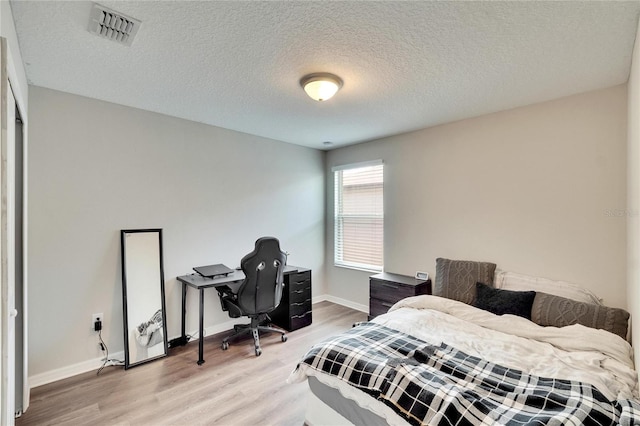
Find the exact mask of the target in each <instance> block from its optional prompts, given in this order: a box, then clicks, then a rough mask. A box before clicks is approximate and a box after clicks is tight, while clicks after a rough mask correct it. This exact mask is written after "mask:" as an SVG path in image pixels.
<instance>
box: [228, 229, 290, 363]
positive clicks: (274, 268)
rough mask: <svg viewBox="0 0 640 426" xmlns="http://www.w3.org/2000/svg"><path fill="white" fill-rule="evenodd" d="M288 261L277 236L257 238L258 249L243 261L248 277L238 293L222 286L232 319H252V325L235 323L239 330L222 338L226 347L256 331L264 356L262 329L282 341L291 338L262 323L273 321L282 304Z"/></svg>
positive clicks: (257, 345) (259, 351) (256, 343)
mask: <svg viewBox="0 0 640 426" xmlns="http://www.w3.org/2000/svg"><path fill="white" fill-rule="evenodd" d="M286 264H287V255H286V253H284V252H283V251H281V250H280V242H279V241H278V240H277V239H276V238H273V237H263V238H260V239H258V240H257V241H256V246H255V249H254V250H253V251H252V252H251V253H249V254H247V255H246V256H245V257H243V258H242V260H241V261H240V267H241V268H242V271H243V272H244V274H245V279H244V281H242V284H240V287H238V290H237V292H234V291H233V290H232V289H231V288H230V287H227V286H225V287H220V288H219V289H218V295H219V296H220V303H221V304H222V310H223V311H229V316H230V317H231V318H238V317H241V316H247V317H249V318H251V324H236V325H234V326H233V329H234V331H235V333H234V334H233V335H231V336H229V337H226V338H225V339H224V340H223V341H222V349H223V350H227V349H229V340H231V339H236V338H237V337H240V336H242V335H245V334H253V341H254V343H255V350H256V356H260V354H261V353H262V350H261V349H260V338H259V336H258V331H266V332H274V333H280V334H282V341H283V342H286V341H287V336H286V335H285V333H284V331H282V330H279V329H276V328H273V327H268V326H265V325H261V324H264V323H266V324H268V323H270V322H271V318H269V315H268V313H269V312H271V311H273V310H274V309H275V308H276V307H277V306H278V305H279V304H280V299H281V297H282V287H283V285H284V284H283V273H284V267H285V265H286Z"/></svg>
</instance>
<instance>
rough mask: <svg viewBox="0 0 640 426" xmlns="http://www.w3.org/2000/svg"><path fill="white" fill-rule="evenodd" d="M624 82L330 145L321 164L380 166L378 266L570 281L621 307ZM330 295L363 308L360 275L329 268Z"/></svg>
mask: <svg viewBox="0 0 640 426" xmlns="http://www.w3.org/2000/svg"><path fill="white" fill-rule="evenodd" d="M626 115H627V98H626V86H625V85H623V86H617V87H613V88H609V89H605V90H600V91H596V92H590V93H585V94H580V95H576V96H571V97H567V98H563V99H559V100H555V101H552V102H546V103H541V104H536V105H531V106H527V107H522V108H517V109H513V110H509V111H504V112H499V113H495V114H490V115H486V116H482V117H478V118H472V119H468V120H463V121H459V122H455V123H451V124H446V125H442V126H437V127H433V128H429V129H425V130H420V131H416V132H412V133H407V134H402V135H398V136H394V137H389V138H385V139H381V140H377V141H373V142H368V143H363V144H359V145H354V146H349V147H345V148H341V149H336V150H333V151H330V152H329V153H328V155H327V168H326V170H327V172H328V176H327V188H332V187H333V176H332V175H331V173H330V170H331V167H333V166H336V165H341V164H348V163H353V162H358V161H366V160H373V159H379V158H381V159H383V160H384V162H385V270H386V271H388V272H397V273H402V274H408V275H413V274H414V273H415V271H416V270H420V271H427V272H429V273H430V274H431V276H434V275H435V259H436V258H437V257H448V258H453V259H468V260H482V261H492V262H495V263H497V264H498V267H499V268H502V269H505V270H511V271H516V272H521V273H525V274H531V275H536V276H542V277H548V278H552V279H560V280H566V281H571V282H576V283H579V284H581V285H583V286H585V287H587V288H589V289H591V290H593V291H594V292H595V293H596V294H598V295H599V296H601V297H603V298H604V300H605V302H606V303H607V304H609V305H612V306H617V307H626V305H627V300H626V296H627V293H626V234H625V232H626V223H625V222H626V221H625V217H624V216H625V215H624V212H625V208H626V120H627V117H626ZM332 209H333V194H332V191H328V194H327V247H326V250H327V254H326V259H327V283H328V285H329V293H330V294H331V295H332V296H335V297H337V298H342V299H346V300H350V301H352V302H354V303H357V304H362V305H367V304H368V276H369V274H367V273H365V272H358V271H350V270H346V269H342V268H337V267H334V266H332V265H333V210H332Z"/></svg>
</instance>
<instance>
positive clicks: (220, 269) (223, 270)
mask: <svg viewBox="0 0 640 426" xmlns="http://www.w3.org/2000/svg"><path fill="white" fill-rule="evenodd" d="M193 270H194V271H196V272H197V273H199V274H200V275H202V276H203V277H207V278H214V277H216V276H223V275H224V276H227V275H228V274H230V273H232V272H233V269H231V268H228V267H226V266H225V265H223V264H222V263H218V264H215V265H207V266H196V267H195V268H193Z"/></svg>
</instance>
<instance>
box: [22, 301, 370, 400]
mask: <svg viewBox="0 0 640 426" xmlns="http://www.w3.org/2000/svg"><path fill="white" fill-rule="evenodd" d="M324 301H328V302H332V303H336V304H338V305H342V306H346V307H347V308H351V309H355V310H356V311H360V312H369V307H368V306H367V305H362V304H360V303H354V302H352V301H350V300H346V299H342V298H340V297H335V296H331V295H329V294H323V295H320V296H316V297H314V298H313V299H312V301H311V302H312V303H314V304H315V303H319V302H324ZM241 323H242V320H241V319H240V318H237V319H230V320H229V321H225V322H222V323H219V324H214V325H212V326H210V327H206V328H205V330H204V332H205V337H206V336H211V335H213V334H218V333H221V332H223V331H227V330H231V329H232V328H233V326H234V324H241ZM187 334H189V335H191V336H194V335H195V336H197V331H192V332H189V333H187ZM174 337H178V336H174ZM171 339H172V338H170V339H169V340H171ZM109 358H111V359H121V360H124V351H120V352H116V353H112V354H109ZM102 359H103V358H102V357H99V358H94V359H90V360H87V361H82V362H79V363H77V364H72V365H68V366H66V367H62V368H58V369H55V370H51V371H46V372H44V373H40V374H34V375H33V376H29V387H30V388H31V389H33V388H36V387H38V386H42V385H46V384H47V383H52V382H55V381H58V380H62V379H67V378H69V377H72V376H76V375H78V374H82V373H86V372H88V371H93V370H97V369H98V368H100V367H101V366H102V362H103V361H102Z"/></svg>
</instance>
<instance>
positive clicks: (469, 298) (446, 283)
mask: <svg viewBox="0 0 640 426" xmlns="http://www.w3.org/2000/svg"><path fill="white" fill-rule="evenodd" d="M495 270H496V264H495V263H488V262H473V261H470V260H451V259H443V258H441V257H439V258H438V259H436V282H435V286H434V288H433V294H434V296H440V297H446V298H447V299H453V300H459V301H460V302H464V303H467V304H469V305H473V302H475V300H476V283H477V282H481V283H484V284H487V285H490V286H493V274H494V272H495Z"/></svg>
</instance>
